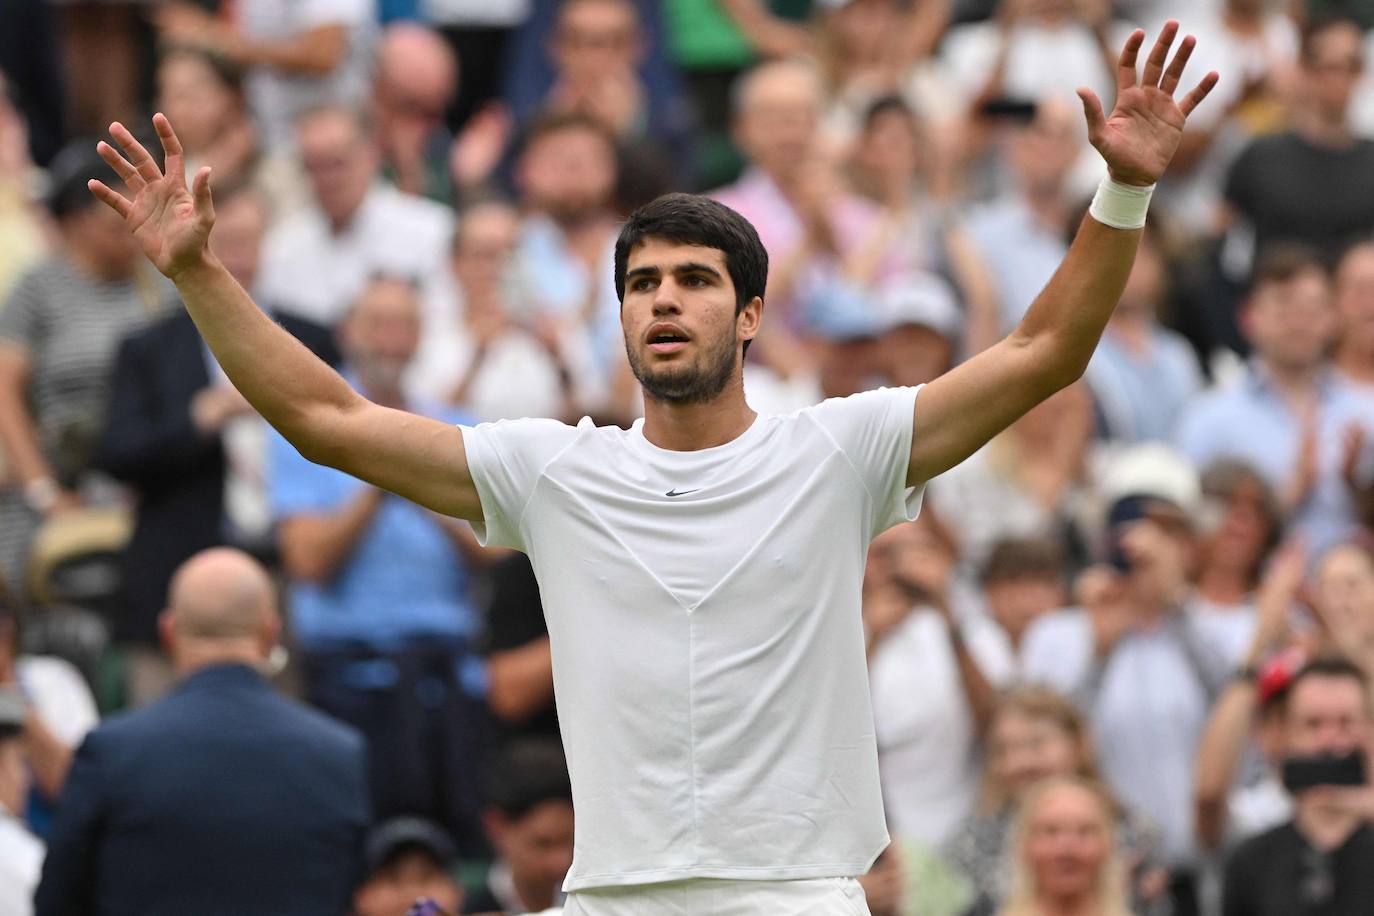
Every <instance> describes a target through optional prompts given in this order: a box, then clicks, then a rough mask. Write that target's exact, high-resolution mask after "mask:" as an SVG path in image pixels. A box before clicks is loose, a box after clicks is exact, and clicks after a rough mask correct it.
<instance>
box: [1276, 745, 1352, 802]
mask: <svg viewBox="0 0 1374 916" xmlns="http://www.w3.org/2000/svg"><path fill="white" fill-rule="evenodd" d="M1365 781H1366V776H1365V771H1364V755H1363V754H1361V753H1360V752H1358V751H1356V752H1355V753H1353V754H1346V755H1345V756H1344V757H1335V756H1332V755H1329V754H1325V755H1322V756H1317V757H1289V758H1287V759H1285V760H1284V761H1283V787H1284V788H1285V789H1287V790H1288V791H1289V792H1301V791H1302V790H1304V789H1312V788H1315V787H1317V786H1362V785H1364V784H1365Z"/></svg>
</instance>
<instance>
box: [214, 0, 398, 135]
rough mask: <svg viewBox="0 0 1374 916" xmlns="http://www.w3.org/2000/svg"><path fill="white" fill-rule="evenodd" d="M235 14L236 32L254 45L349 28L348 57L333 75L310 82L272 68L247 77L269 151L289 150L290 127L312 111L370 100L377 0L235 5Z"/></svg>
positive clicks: (253, 0) (269, 0)
mask: <svg viewBox="0 0 1374 916" xmlns="http://www.w3.org/2000/svg"><path fill="white" fill-rule="evenodd" d="M234 11H235V20H236V22H237V23H238V27H239V29H240V30H241V31H242V33H243V34H244V35H245V36H246V37H248V38H250V39H253V40H255V41H280V40H283V39H289V38H294V37H296V36H297V35H301V34H303V33H305V32H308V31H310V30H311V29H317V28H321V27H323V26H331V25H342V26H346V27H347V29H348V51H347V54H346V56H345V57H344V60H343V62H342V63H341V64H340V65H339V66H338V67H337V68H336V69H335V70H334V72H333V73H330V74H328V75H326V76H318V77H311V76H302V75H298V74H288V73H282V72H280V71H278V70H274V69H272V68H270V67H255V68H253V69H252V70H251V71H250V72H249V73H248V79H247V81H246V86H245V88H246V89H247V92H248V102H249V107H250V108H251V109H252V112H253V116H254V118H255V120H256V121H257V124H258V128H259V129H260V130H261V131H262V135H263V144H264V146H265V147H266V148H268V149H269V150H277V149H282V148H289V147H290V146H291V144H292V125H293V124H295V121H296V118H297V117H298V116H299V115H301V114H302V113H304V112H305V111H307V110H309V109H310V108H312V107H315V106H318V105H325V104H330V103H335V104H346V105H354V104H361V103H362V102H363V101H364V100H365V99H366V98H367V97H368V93H369V92H370V90H371V82H372V50H373V45H374V44H375V42H376V24H375V17H376V10H375V0H237V2H236V3H235V4H234Z"/></svg>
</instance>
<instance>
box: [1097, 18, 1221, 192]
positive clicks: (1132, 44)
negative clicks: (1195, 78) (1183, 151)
mask: <svg viewBox="0 0 1374 916" xmlns="http://www.w3.org/2000/svg"><path fill="white" fill-rule="evenodd" d="M1177 34H1178V23H1177V22H1175V21H1174V20H1172V19H1171V20H1169V21H1168V22H1167V23H1165V25H1164V28H1163V30H1161V31H1160V33H1159V39H1158V40H1157V41H1156V42H1155V45H1154V48H1153V49H1151V51H1150V56H1149V58H1148V59H1147V60H1146V61H1145V71H1144V73H1142V74H1140V75H1139V77H1138V78H1137V74H1136V56H1137V55H1138V54H1139V52H1140V48H1141V45H1143V44H1144V42H1145V32H1144V31H1142V30H1141V29H1136V30H1135V31H1134V32H1132V33H1131V37H1130V38H1128V39H1126V45H1125V47H1124V48H1122V50H1121V59H1120V61H1119V63H1118V64H1117V72H1116V105H1115V107H1114V108H1113V109H1112V112H1111V114H1110V115H1105V116H1104V115H1103V113H1102V102H1101V100H1099V99H1098V97H1097V95H1096V93H1094V92H1093V91H1092V90H1091V89H1079V90H1078V97H1079V99H1081V100H1082V102H1083V113H1084V115H1085V116H1086V117H1087V119H1088V139H1089V141H1091V143H1092V145H1093V147H1094V148H1096V149H1097V151H1098V152H1099V153H1101V154H1102V158H1103V159H1105V160H1106V161H1107V170H1108V172H1109V173H1110V174H1111V176H1112V178H1113V179H1115V180H1116V181H1119V182H1121V183H1123V184H1133V185H1140V186H1146V185H1152V184H1154V183H1155V182H1156V181H1158V180H1159V176H1160V175H1162V174H1164V169H1165V168H1166V167H1167V166H1168V165H1169V161H1170V160H1171V159H1173V158H1174V152H1175V151H1176V150H1177V149H1178V144H1179V141H1180V140H1182V138H1183V125H1184V122H1185V121H1186V120H1187V119H1188V115H1189V114H1191V113H1192V111H1193V109H1194V108H1196V107H1197V106H1198V103H1200V102H1201V101H1202V100H1203V99H1205V98H1206V97H1207V93H1209V92H1211V91H1212V87H1213V86H1215V85H1216V84H1217V79H1218V76H1217V73H1216V71H1212V72H1211V73H1208V74H1207V75H1206V76H1204V77H1203V78H1202V81H1201V82H1199V83H1198V84H1197V86H1196V87H1194V89H1193V91H1192V92H1190V93H1188V94H1187V95H1186V96H1184V97H1183V99H1182V101H1175V99H1174V90H1175V89H1177V88H1178V82H1179V80H1180V79H1181V78H1182V76H1183V67H1184V65H1186V64H1187V63H1188V58H1189V57H1190V56H1191V55H1192V53H1193V46H1194V45H1195V44H1197V41H1196V40H1195V39H1194V38H1193V36H1191V35H1189V36H1187V37H1186V38H1184V39H1183V43H1182V44H1181V45H1180V46H1179V49H1178V53H1177V54H1175V55H1174V59H1173V61H1172V62H1168V66H1167V67H1166V66H1165V64H1166V61H1168V57H1169V48H1170V47H1171V46H1172V45H1173V43H1174V38H1175V36H1177Z"/></svg>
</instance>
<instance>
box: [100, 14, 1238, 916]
mask: <svg viewBox="0 0 1374 916" xmlns="http://www.w3.org/2000/svg"><path fill="white" fill-rule="evenodd" d="M1177 32H1178V25H1177V23H1174V22H1170V23H1169V24H1168V25H1166V26H1165V27H1164V30H1163V31H1162V32H1161V34H1160V36H1159V39H1158V41H1157V42H1156V43H1155V45H1154V47H1153V49H1152V50H1151V51H1150V53H1149V56H1148V59H1147V60H1146V62H1145V65H1144V68H1143V73H1137V66H1136V58H1137V55H1138V53H1139V51H1140V49H1141V47H1142V45H1143V43H1144V40H1145V35H1144V33H1143V32H1140V31H1137V32H1135V33H1133V34H1132V35H1131V37H1130V39H1129V40H1128V41H1127V42H1126V45H1125V47H1124V49H1123V50H1122V53H1121V58H1120V66H1119V70H1118V73H1117V98H1116V103H1115V107H1114V108H1113V110H1112V111H1111V113H1110V115H1106V114H1104V112H1103V109H1102V105H1101V103H1100V102H1099V101H1098V99H1097V97H1096V96H1095V95H1094V94H1093V93H1091V92H1090V91H1088V90H1080V91H1079V96H1080V98H1081V100H1082V102H1083V109H1084V114H1085V116H1086V117H1087V122H1088V132H1089V138H1090V140H1091V141H1092V143H1093V145H1094V146H1095V147H1096V148H1097V149H1098V151H1099V152H1100V153H1101V154H1102V156H1103V158H1104V159H1105V160H1106V162H1107V166H1108V169H1109V178H1108V179H1106V180H1104V182H1103V184H1102V187H1101V188H1100V189H1099V192H1098V195H1097V198H1096V199H1095V200H1094V203H1093V207H1092V209H1091V211H1090V215H1089V216H1088V217H1087V218H1085V219H1084V221H1083V225H1082V227H1081V228H1080V229H1079V232H1078V236H1077V238H1076V239H1075V241H1074V243H1073V246H1072V247H1071V249H1070V250H1069V253H1068V255H1067V256H1066V257H1065V259H1064V263H1063V264H1062V265H1061V266H1060V268H1059V270H1058V272H1057V273H1056V274H1055V275H1054V278H1053V279H1052V280H1051V281H1050V283H1049V285H1048V286H1047V287H1046V288H1045V290H1044V292H1042V293H1041V294H1040V296H1039V298H1037V299H1036V300H1035V303H1034V304H1033V305H1032V306H1031V308H1030V311H1029V312H1028V313H1027V314H1026V316H1025V319H1024V320H1023V321H1022V322H1021V324H1020V326H1019V327H1018V328H1017V329H1016V330H1015V331H1013V332H1012V333H1011V334H1010V335H1009V336H1008V337H1007V338H1006V339H1005V340H1003V341H1002V342H1001V343H999V344H997V345H996V346H994V347H992V348H990V349H988V350H985V351H984V352H982V353H980V354H979V355H978V356H976V357H974V358H973V359H971V360H969V361H968V362H966V363H964V364H963V365H961V366H959V367H957V368H955V369H953V370H951V371H950V372H949V373H947V374H946V375H944V376H941V377H940V378H938V379H936V380H935V381H933V382H931V383H930V384H928V385H926V386H924V387H923V388H921V389H919V392H920V397H919V398H918V397H917V393H918V389H915V388H896V389H881V390H877V391H868V392H864V393H862V394H859V395H855V396H853V397H849V398H844V399H836V400H831V401H826V402H824V403H822V404H819V405H817V406H815V407H812V408H808V409H805V410H801V411H798V412H797V413H794V414H791V415H787V416H759V415H756V414H755V413H754V411H753V410H751V409H750V408H749V406H748V404H747V403H746V402H745V398H744V390H743V386H742V381H741V371H742V368H741V367H742V364H743V358H744V350H745V348H746V347H747V345H748V343H749V341H751V340H752V339H753V338H754V337H755V336H756V335H757V334H758V332H759V327H760V323H761V320H762V317H763V306H764V303H763V298H762V297H763V293H764V286H765V283H766V280H767V256H766V254H765V253H764V251H763V248H762V246H761V245H760V244H759V240H758V235H757V233H755V232H754V229H753V227H752V226H750V225H749V223H748V222H746V221H745V220H744V219H742V218H741V217H740V216H739V215H738V214H736V213H735V212H734V211H732V210H729V209H728V208H726V207H724V206H722V205H720V204H718V203H714V202H712V201H709V200H707V199H705V198H701V197H695V196H691V195H670V196H668V197H664V198H660V199H658V200H656V201H654V202H653V203H651V204H649V205H647V206H645V207H643V208H642V209H640V210H638V211H636V212H635V213H634V214H632V215H631V217H630V219H629V220H628V221H627V222H626V224H625V227H624V229H623V230H622V232H621V235H620V239H619V242H618V244H617V247H616V259H615V261H616V263H615V270H616V277H615V280H616V288H617V292H619V293H620V295H621V302H622V307H621V323H622V326H623V331H624V337H625V348H626V352H627V353H628V355H629V359H630V363H631V366H632V368H633V369H634V372H635V375H636V377H637V378H638V380H639V382H640V384H641V386H642V387H643V389H644V403H645V408H644V419H643V420H642V421H640V422H637V423H636V424H635V425H634V426H633V427H632V428H631V429H629V430H628V431H627V430H621V429H617V428H614V427H601V428H599V427H596V426H594V425H593V424H592V422H591V421H590V420H583V421H582V422H581V423H579V424H578V425H577V426H567V425H564V424H562V423H558V422H555V421H553V420H537V419H530V420H513V421H502V422H499V423H491V424H483V425H480V426H476V427H471V428H469V427H458V428H455V427H452V426H447V425H445V424H443V423H439V422H436V421H433V420H429V419H426V418H424V417H419V416H415V415H412V414H407V413H402V412H399V411H394V410H389V409H387V408H385V407H382V406H379V405H376V404H372V403H370V402H368V401H367V400H365V399H364V398H363V397H361V396H360V395H359V394H357V393H356V392H355V391H353V389H351V388H350V387H349V386H348V385H347V384H346V383H345V382H344V381H343V380H342V379H341V378H340V377H339V376H338V375H336V374H335V373H334V372H333V371H332V370H330V369H329V368H328V367H326V366H325V365H324V363H322V362H320V361H319V360H317V359H316V358H315V357H314V356H313V355H311V354H310V352H309V351H307V350H306V349H305V348H304V347H302V346H301V345H300V344H298V343H296V342H295V341H294V340H293V339H292V338H291V337H290V335H288V334H286V333H285V332H283V331H282V330H281V329H280V328H278V327H277V326H276V325H275V324H273V323H272V321H271V320H270V319H269V318H268V317H267V316H266V315H264V314H263V313H262V312H261V311H259V310H258V308H257V307H256V306H255V305H254V304H253V302H252V301H251V300H250V299H249V297H248V295H247V294H246V293H244V291H243V290H242V289H240V288H239V287H238V285H237V284H235V283H234V281H233V279H232V278H231V277H230V276H229V275H228V274H227V273H226V272H225V271H224V269H223V268H222V267H221V266H220V265H219V263H218V262H217V261H216V260H215V258H214V255H213V254H211V253H210V251H209V249H208V248H207V246H206V240H207V238H208V236H209V234H210V228H211V226H212V224H213V223H214V207H213V205H212V203H211V197H210V183H209V175H208V173H207V171H206V170H202V171H200V172H199V173H197V175H196V176H195V180H194V182H193V183H192V187H191V189H190V190H188V189H187V187H186V182H185V176H184V173H183V165H182V157H181V147H180V144H179V143H178V142H177V138H176V135H175V134H174V133H173V131H172V126H171V125H170V124H169V123H168V122H167V119H166V118H165V117H163V116H162V115H157V116H156V117H155V118H154V125H155V126H156V128H157V132H158V135H159V137H160V139H161V141H162V144H163V148H164V151H165V153H166V159H165V169H166V171H165V173H164V172H163V171H161V170H160V169H159V168H158V166H157V164H156V163H155V161H154V160H153V157H152V156H151V155H149V153H148V152H147V150H145V149H144V148H143V147H142V146H140V145H139V144H138V143H137V142H136V141H135V140H134V138H133V136H132V135H131V134H130V133H129V131H128V130H127V129H125V128H124V127H123V126H122V125H119V124H115V125H112V126H111V133H112V135H113V137H114V139H115V140H116V141H117V142H118V144H119V146H120V147H121V148H122V149H123V152H124V155H122V156H121V155H120V153H119V152H118V151H116V150H115V149H114V148H113V147H111V146H110V145H108V144H105V143H102V144H101V145H100V151H101V154H102V155H103V156H104V157H105V159H106V161H108V162H109V163H110V164H111V165H112V166H114V167H115V168H116V169H117V170H118V172H119V174H120V176H121V177H122V178H123V180H124V181H125V183H126V184H127V186H128V188H127V192H128V196H125V195H124V194H121V193H119V192H117V191H115V190H112V189H110V188H108V187H106V186H104V185H102V184H100V183H98V182H92V190H93V191H94V193H95V194H97V195H98V196H99V197H100V199H101V200H103V201H105V202H106V203H107V204H109V205H110V206H111V207H113V208H114V209H115V210H117V211H118V212H119V213H120V214H122V215H123V216H124V217H125V218H126V219H127V221H128V224H129V228H130V230H131V231H132V232H133V233H134V235H135V236H136V237H137V239H138V240H139V242H140V243H141V245H142V246H143V250H144V251H145V252H146V253H147V255H148V257H149V258H150V259H151V260H152V261H153V263H154V264H156V265H157V267H158V268H159V269H160V270H161V271H162V272H163V273H165V274H166V275H167V276H168V277H170V278H172V279H173V280H174V281H175V282H176V284H177V286H178V288H179V289H180V291H181V295H182V298H183V300H184V301H185V303H186V307H187V309H188V310H189V311H190V313H191V316H192V317H193V318H194V319H195V322H196V324H197V326H198V327H199V328H200V331H201V334H202V335H203V336H204V337H205V340H206V341H207V342H208V343H209V345H210V347H211V349H212V350H213V351H214V353H215V356H216V358H217V359H218V360H219V362H220V365H222V366H223V367H224V369H225V371H226V372H227V373H228V375H229V378H230V379H231V380H232V381H233V382H234V384H235V385H236V386H237V387H238V389H239V390H240V391H241V392H242V393H243V395H244V396H245V397H246V398H247V399H248V400H249V402H250V403H252V405H253V406H254V407H255V408H256V409H257V410H258V411H259V412H260V413H261V414H262V415H263V416H264V417H265V418H266V419H267V420H268V421H269V422H270V423H272V425H273V426H275V427H276V428H277V429H278V430H280V431H281V433H282V435H284V436H285V437H286V438H287V439H288V440H290V441H291V442H292V443H293V444H294V445H295V446H296V448H298V449H299V450H300V451H301V453H302V454H304V455H305V456H306V457H308V458H310V459H311V460H314V461H317V462H320V463H322V464H328V465H331V466H333V467H336V468H339V469H340V470H343V471H346V472H348V473H350V474H353V475H355V476H357V477H360V478H362V479H363V480H366V481H368V482H370V483H372V484H374V485H376V486H379V487H382V488H384V489H387V490H390V491H392V492H394V493H398V494H400V495H402V496H405V497H408V498H409V499H412V500H414V501H415V502H417V503H419V504H421V505H423V506H427V507H429V508H431V509H433V510H435V511H437V512H442V513H446V514H448V515H452V516H457V517H460V518H465V519H468V520H469V521H471V522H472V524H473V525H474V527H476V528H477V530H478V532H479V534H480V535H481V537H482V538H483V540H484V541H485V542H486V543H489V544H502V545H507V546H510V547H515V548H518V549H520V550H524V551H526V552H528V553H529V554H530V556H531V558H532V561H533V564H534V568H535V571H536V573H537V575H538V578H539V581H540V585H541V589H542V593H543V598H544V608H545V614H546V616H547V618H548V623H549V635H550V638H551V643H552V647H553V667H554V679H555V684H556V691H557V696H558V710H559V717H560V720H561V725H562V730H563V739H564V742H565V744H566V747H567V752H568V763H569V770H570V772H571V776H572V784H573V795H574V803H575V806H576V810H577V829H576V840H575V853H574V860H573V866H572V870H571V871H570V872H569V873H568V877H567V880H566V885H565V886H566V888H567V890H568V891H569V896H568V901H567V909H566V911H565V912H567V913H568V914H634V916H652V914H657V913H668V912H671V913H679V912H687V913H702V914H720V916H734V914H768V916H780V914H791V913H808V914H854V913H860V912H867V908H866V906H865V904H864V901H863V892H862V890H861V889H860V888H859V886H858V883H857V881H856V880H855V876H856V875H859V874H862V873H863V872H864V871H865V870H866V869H867V868H868V867H869V865H870V864H872V862H873V860H874V859H875V858H876V857H877V855H878V853H879V852H880V851H881V850H882V849H883V847H884V846H886V845H887V841H888V837H887V832H886V830H885V828H884V822H883V808H882V801H881V798H880V795H879V789H878V771H877V770H878V768H877V752H876V747H875V743H874V736H873V719H872V713H871V710H870V706H869V696H868V684H867V679H866V673H865V669H864V646H863V632H862V626H861V622H860V617H859V595H860V584H861V580H862V576H863V569H864V558H865V554H866V552H867V548H868V543H869V541H870V540H871V539H872V538H873V537H874V536H875V535H876V534H878V533H879V532H881V531H882V530H884V529H885V528H888V527H890V526H891V525H893V524H896V523H898V522H901V521H902V520H904V519H910V518H912V517H914V515H915V513H916V512H917V510H918V509H919V504H920V494H921V488H922V486H923V485H924V483H925V482H926V481H927V480H929V479H930V478H932V477H934V476H936V475H937V474H940V473H941V472H943V471H945V470H947V469H948V468H950V467H952V466H954V465H955V464H957V463H959V462H960V461H962V460H963V459H964V458H965V457H967V456H968V455H969V454H971V453H972V452H973V451H974V450H976V449H977V448H979V447H980V446H982V445H983V444H984V443H985V442H987V441H988V440H989V439H990V438H992V436H994V435H996V434H997V433H998V432H999V431H1001V430H1002V429H1005V428H1006V427H1007V425H1008V424H1010V423H1011V422H1012V421H1014V420H1015V419H1017V418H1018V417H1020V416H1021V415H1022V414H1024V413H1025V412H1026V411H1027V410H1029V409H1030V408H1031V407H1033V406H1034V405H1036V404H1037V403H1039V402H1040V401H1042V400H1044V399H1045V398H1047V397H1049V396H1050V395H1051V394H1052V393H1054V392H1055V391H1058V390H1059V389H1061V388H1063V387H1064V386H1066V385H1068V384H1069V383H1070V382H1072V381H1073V380H1074V379H1077V378H1078V377H1079V376H1080V375H1082V373H1083V370H1084V368H1085V367H1086V366H1087V364H1088V359H1089V357H1090V356H1091V355H1092V351H1093V348H1094V347H1095V346H1096V345H1097V341H1098V338H1099V336H1100V335H1101V333H1102V329H1103V326H1104V325H1105V324H1106V322H1107V319H1108V317H1109V316H1110V315H1111V312H1112V309H1113V307H1114V306H1115V304H1116V301H1117V299H1118V297H1119V296H1120V295H1121V291H1122V287H1123V285H1124V284H1125V282H1126V276H1127V274H1128V273H1129V272H1130V269H1131V262H1132V260H1133V258H1134V256H1135V250H1136V244H1137V242H1138V240H1139V237H1140V231H1139V227H1140V226H1142V225H1143V224H1144V221H1145V208H1146V204H1147V202H1148V198H1149V193H1150V191H1149V189H1150V187H1151V186H1152V185H1153V184H1154V182H1155V181H1156V180H1157V179H1158V178H1159V176H1160V174H1161V173H1162V172H1163V171H1164V168H1165V167H1166V166H1167V165H1168V163H1169V160H1170V158H1171V157H1172V156H1173V153H1174V150H1175V149H1176V148H1177V146H1178V142H1179V138H1180V136H1181V135H1182V130H1183V125H1184V120H1185V118H1186V117H1187V115H1188V113H1189V112H1191V111H1192V110H1193V108H1194V107H1195V106H1196V105H1197V104H1198V103H1199V102H1200V101H1202V99H1203V98H1204V97H1205V96H1206V95H1207V93H1208V91H1210V89H1211V87H1212V86H1213V85H1214V84H1215V83H1216V80H1217V76H1216V74H1215V73H1209V74H1208V75H1207V76H1206V77H1205V78H1204V79H1203V80H1202V81H1201V82H1200V83H1199V84H1198V85H1197V87H1196V88H1194V89H1193V90H1192V91H1191V92H1189V93H1188V94H1187V95H1186V96H1183V97H1182V98H1181V99H1179V100H1175V99H1174V97H1173V96H1174V91H1175V89H1176V88H1177V86H1178V83H1179V80H1180V77H1181V75H1182V71H1183V67H1184V63H1185V62H1186V60H1187V58H1188V56H1189V54H1190V53H1191V51H1192V47H1193V44H1194V42H1193V39H1192V38H1191V37H1188V38H1185V39H1184V40H1183V42H1182V44H1181V46H1180V48H1179V50H1178V52H1177V54H1176V55H1175V56H1174V57H1173V59H1172V60H1171V61H1170V60H1169V59H1168V56H1169V50H1170V47H1171V46H1172V44H1173V42H1174V39H1175V37H1176V35H1177Z"/></svg>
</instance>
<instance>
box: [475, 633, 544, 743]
mask: <svg viewBox="0 0 1374 916" xmlns="http://www.w3.org/2000/svg"><path fill="white" fill-rule="evenodd" d="M487 676H488V679H489V680H490V683H491V687H490V689H489V692H488V702H489V703H490V705H491V710H492V712H493V713H495V714H496V715H497V716H499V717H501V718H502V719H506V720H507V721H511V722H519V721H521V720H523V719H527V718H529V717H530V716H531V715H533V714H534V713H536V712H539V711H540V710H541V709H544V708H546V707H547V706H548V705H549V703H550V702H551V701H552V700H553V654H552V652H551V651H550V649H549V640H548V637H547V636H545V637H542V638H540V639H537V640H535V641H534V642H531V643H527V644H526V645H523V646H520V647H519V648H516V649H508V650H506V651H503V652H494V653H492V655H491V657H490V658H489V659H488V660H487Z"/></svg>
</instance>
